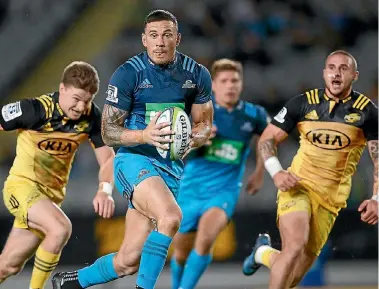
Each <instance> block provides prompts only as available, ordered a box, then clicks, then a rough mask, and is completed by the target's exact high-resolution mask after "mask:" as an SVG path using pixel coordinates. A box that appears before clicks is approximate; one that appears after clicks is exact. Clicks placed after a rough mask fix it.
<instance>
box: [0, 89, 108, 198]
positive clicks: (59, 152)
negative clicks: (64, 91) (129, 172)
mask: <svg viewBox="0 0 379 289" xmlns="http://www.w3.org/2000/svg"><path fill="white" fill-rule="evenodd" d="M58 100H59V93H58V92H55V93H52V94H46V95H42V96H40V97H37V98H34V99H24V100H21V101H18V102H15V103H10V104H7V105H5V106H3V107H2V108H1V114H0V124H1V126H2V127H3V129H4V130H6V131H8V130H16V129H17V130H18V137H17V146H16V158H15V160H14V163H13V166H12V168H11V170H10V173H9V177H12V176H16V177H22V178H26V179H29V180H31V181H34V182H36V183H38V184H40V185H42V186H45V187H47V188H48V189H51V190H53V191H59V190H63V189H64V187H65V186H66V184H67V182H68V177H69V174H70V170H71V166H72V162H73V159H74V156H75V153H76V151H77V149H78V147H79V145H80V143H82V142H83V141H85V140H87V139H88V140H90V142H91V143H92V145H93V146H94V147H101V146H104V143H103V140H102V138H101V132H100V129H101V112H100V109H99V108H98V107H97V106H96V105H95V104H94V103H91V105H90V106H89V107H88V108H87V109H86V111H85V112H84V113H83V115H82V116H81V117H80V118H79V119H78V120H71V119H69V118H68V117H67V116H66V115H65V114H64V112H63V111H62V109H61V107H60V106H59V101H58Z"/></svg>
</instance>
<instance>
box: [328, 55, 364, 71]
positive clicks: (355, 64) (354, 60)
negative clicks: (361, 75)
mask: <svg viewBox="0 0 379 289" xmlns="http://www.w3.org/2000/svg"><path fill="white" fill-rule="evenodd" d="M336 54H342V55H345V56H347V57H349V58H350V59H351V61H352V62H353V68H354V70H355V71H357V70H358V64H357V60H356V59H355V57H354V56H353V55H352V54H351V53H349V52H347V51H346V50H335V51H333V52H332V53H330V54H329V55H328V57H327V58H326V59H328V58H329V57H330V56H333V55H336Z"/></svg>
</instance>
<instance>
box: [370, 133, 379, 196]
mask: <svg viewBox="0 0 379 289" xmlns="http://www.w3.org/2000/svg"><path fill="white" fill-rule="evenodd" d="M368 151H369V153H370V156H371V159H372V161H373V163H374V188H373V194H374V195H377V194H378V141H377V140H370V141H369V142H368Z"/></svg>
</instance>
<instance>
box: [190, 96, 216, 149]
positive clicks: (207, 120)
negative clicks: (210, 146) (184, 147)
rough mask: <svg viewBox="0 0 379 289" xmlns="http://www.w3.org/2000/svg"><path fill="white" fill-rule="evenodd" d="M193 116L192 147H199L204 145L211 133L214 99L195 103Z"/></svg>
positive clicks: (192, 111)
mask: <svg viewBox="0 0 379 289" xmlns="http://www.w3.org/2000/svg"><path fill="white" fill-rule="evenodd" d="M191 116H192V140H191V144H190V147H192V148H198V147H201V146H202V145H204V144H205V143H206V142H207V140H208V139H209V137H210V135H211V130H212V122H213V105H212V101H211V100H210V101H208V102H206V103H202V104H196V103H195V104H193V105H192V110H191Z"/></svg>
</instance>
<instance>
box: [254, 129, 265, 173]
mask: <svg viewBox="0 0 379 289" xmlns="http://www.w3.org/2000/svg"><path fill="white" fill-rule="evenodd" d="M259 140H260V137H259V136H258V135H257V136H255V137H254V143H255V154H256V156H255V158H256V160H255V162H256V165H255V172H257V173H259V174H262V175H263V173H264V171H265V166H264V161H263V158H262V155H261V154H260V151H259Z"/></svg>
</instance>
